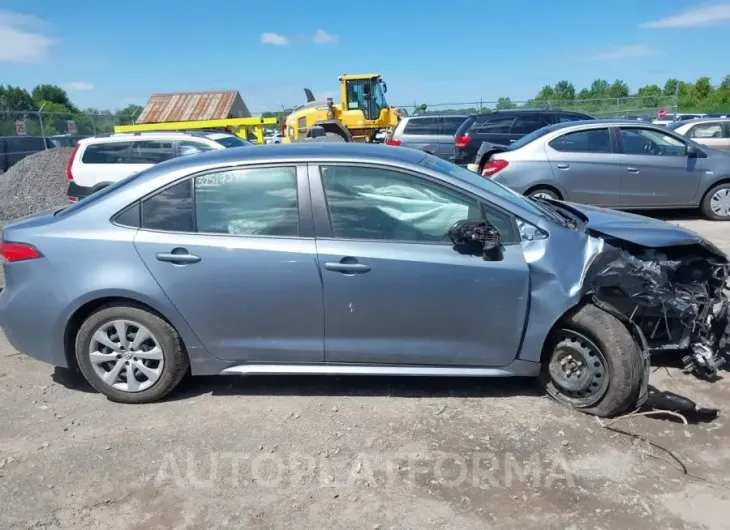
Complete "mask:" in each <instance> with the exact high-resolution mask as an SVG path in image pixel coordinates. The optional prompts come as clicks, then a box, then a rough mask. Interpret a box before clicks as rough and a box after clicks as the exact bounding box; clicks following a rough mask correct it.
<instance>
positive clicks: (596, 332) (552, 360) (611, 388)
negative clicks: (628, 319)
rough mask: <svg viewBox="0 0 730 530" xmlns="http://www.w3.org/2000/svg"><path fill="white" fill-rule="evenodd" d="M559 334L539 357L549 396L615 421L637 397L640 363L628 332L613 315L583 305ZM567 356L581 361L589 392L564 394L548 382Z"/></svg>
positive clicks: (555, 382)
mask: <svg viewBox="0 0 730 530" xmlns="http://www.w3.org/2000/svg"><path fill="white" fill-rule="evenodd" d="M558 328H559V329H556V330H555V331H554V333H553V334H552V336H551V338H550V339H549V341H550V342H549V343H548V344H547V345H546V348H545V351H544V353H543V369H542V374H541V377H540V379H541V382H542V384H543V387H544V388H545V390H546V392H547V393H548V395H550V396H551V397H552V398H554V399H555V400H556V401H558V402H560V403H562V404H564V405H568V406H570V407H573V408H575V409H577V410H580V411H582V412H586V413H588V414H594V415H596V416H600V417H609V416H616V415H618V414H621V413H623V412H626V411H627V410H629V409H631V408H633V407H634V406H635V405H636V403H637V400H638V398H639V394H640V392H641V384H642V378H643V373H644V358H643V354H642V352H641V348H640V347H639V345H638V344H637V343H636V341H635V340H634V337H633V336H632V335H631V333H630V332H629V330H628V329H627V327H626V326H625V325H624V324H623V323H622V322H621V321H620V320H618V319H617V318H616V317H614V316H613V315H610V314H609V313H607V312H605V311H603V310H602V309H599V308H598V307H596V306H594V305H591V304H588V305H585V306H583V307H581V308H580V309H579V310H577V311H575V312H573V313H571V314H570V315H568V316H567V317H566V318H565V319H564V320H563V321H562V322H561V323H560V324H559V325H558ZM566 352H567V353H568V354H569V355H570V356H571V357H572V356H573V355H574V356H575V358H577V359H580V360H581V361H583V366H584V369H585V370H588V372H586V373H587V374H589V375H592V377H593V379H591V378H590V377H589V378H588V379H587V381H588V388H589V390H588V391H585V390H583V387H581V390H582V392H572V391H569V390H566V388H565V387H563V386H561V384H560V381H559V380H556V378H555V377H553V373H554V372H553V371H552V370H553V369H554V368H555V367H556V366H557V367H560V362H558V361H560V360H562V359H564V357H562V358H561V357H559V356H565V355H566ZM586 361H587V362H586ZM551 364H552V367H551ZM599 364H600V365H601V366H600V367H599ZM594 365H595V368H594ZM591 370H593V372H591ZM592 391H593V392H592ZM591 392H592V393H591Z"/></svg>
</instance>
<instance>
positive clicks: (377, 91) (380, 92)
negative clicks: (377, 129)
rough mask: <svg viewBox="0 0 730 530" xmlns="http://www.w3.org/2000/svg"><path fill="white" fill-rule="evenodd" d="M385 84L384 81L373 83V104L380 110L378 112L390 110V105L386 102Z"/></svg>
mask: <svg viewBox="0 0 730 530" xmlns="http://www.w3.org/2000/svg"><path fill="white" fill-rule="evenodd" d="M384 84H385V83H383V81H382V80H380V81H377V82H375V83H373V102H374V103H375V106H376V107H377V108H378V112H380V109H385V108H388V103H387V102H386V101H385V90H384V89H383V85H384Z"/></svg>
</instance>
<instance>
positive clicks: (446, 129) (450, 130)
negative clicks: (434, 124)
mask: <svg viewBox="0 0 730 530" xmlns="http://www.w3.org/2000/svg"><path fill="white" fill-rule="evenodd" d="M462 123H464V118H455V117H447V118H442V119H441V134H448V135H451V136H453V135H454V134H456V130H457V129H458V128H459V127H460V126H461V124H462Z"/></svg>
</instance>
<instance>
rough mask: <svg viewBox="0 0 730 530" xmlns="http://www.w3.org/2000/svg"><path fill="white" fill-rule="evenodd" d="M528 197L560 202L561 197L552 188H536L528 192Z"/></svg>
mask: <svg viewBox="0 0 730 530" xmlns="http://www.w3.org/2000/svg"><path fill="white" fill-rule="evenodd" d="M527 196H528V197H535V198H536V199H556V200H560V195H559V194H558V192H556V191H555V190H552V189H550V188H535V189H532V190H530V191H529V192H527Z"/></svg>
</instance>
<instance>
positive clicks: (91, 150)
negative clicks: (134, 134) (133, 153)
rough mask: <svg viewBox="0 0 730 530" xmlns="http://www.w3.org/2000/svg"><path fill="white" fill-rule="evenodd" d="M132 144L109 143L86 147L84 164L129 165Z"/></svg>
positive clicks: (82, 159) (82, 158) (82, 160)
mask: <svg viewBox="0 0 730 530" xmlns="http://www.w3.org/2000/svg"><path fill="white" fill-rule="evenodd" d="M129 146H130V142H108V143H101V144H92V145H88V146H86V149H85V150H84V156H83V157H81V162H82V163H84V164H129Z"/></svg>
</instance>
